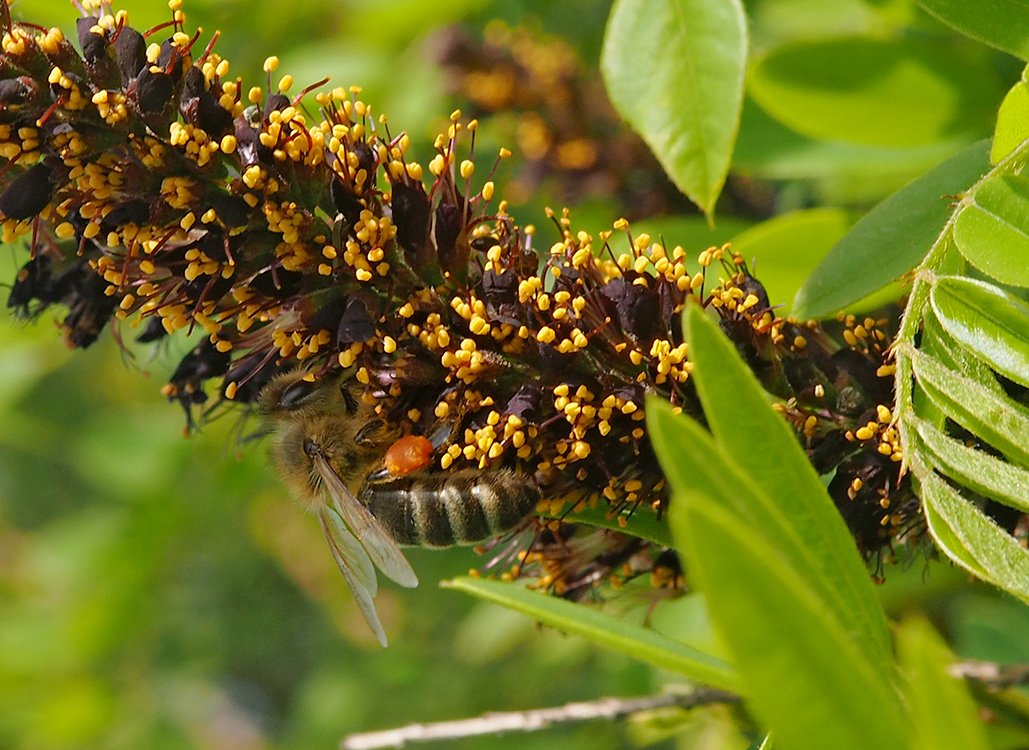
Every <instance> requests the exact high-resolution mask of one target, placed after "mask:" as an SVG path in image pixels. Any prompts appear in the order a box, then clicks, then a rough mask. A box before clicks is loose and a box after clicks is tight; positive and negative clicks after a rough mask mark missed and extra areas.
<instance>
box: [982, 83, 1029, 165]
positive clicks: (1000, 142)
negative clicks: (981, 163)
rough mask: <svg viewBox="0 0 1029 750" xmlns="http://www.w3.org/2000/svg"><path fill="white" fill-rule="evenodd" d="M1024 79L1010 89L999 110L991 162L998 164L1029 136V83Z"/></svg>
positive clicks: (991, 149)
mask: <svg viewBox="0 0 1029 750" xmlns="http://www.w3.org/2000/svg"><path fill="white" fill-rule="evenodd" d="M1022 77H1023V80H1021V81H1019V82H1018V83H1016V84H1015V85H1014V86H1012V87H1011V90H1010V91H1008V93H1007V96H1005V97H1004V101H1002V102H1001V103H1000V109H999V110H998V111H997V127H996V128H995V129H994V131H993V146H992V147H991V148H990V163H991V164H997V163H999V162H1000V161H1001V159H1003V158H1004V157H1005V156H1007V155H1008V154H1010V153H1011V152H1012V151H1014V150H1015V148H1016V147H1017V146H1018V144H1020V143H1021V142H1022V141H1024V140H1025V139H1026V138H1029V85H1027V84H1026V82H1025V80H1024V78H1025V72H1023V73H1022Z"/></svg>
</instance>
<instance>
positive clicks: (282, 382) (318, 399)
mask: <svg viewBox="0 0 1029 750" xmlns="http://www.w3.org/2000/svg"><path fill="white" fill-rule="evenodd" d="M350 375H351V373H350V372H349V371H348V372H345V373H344V374H343V376H342V377H340V378H338V379H322V380H311V379H310V375H309V373H306V372H305V371H303V370H293V371H292V372H287V373H283V374H282V375H279V376H278V377H276V378H273V379H272V381H271V382H270V383H268V385H267V386H265V387H264V389H263V390H262V391H261V396H260V398H259V399H258V409H259V411H260V412H261V413H262V414H265V415H275V414H282V413H289V412H295V411H298V410H300V409H312V408H313V409H315V410H319V409H327V408H330V407H331V406H332V402H334V401H335V399H336V394H337V393H338V397H339V398H340V399H341V400H342V402H343V408H344V409H346V412H347V414H350V415H353V414H355V413H356V412H357V409H358V402H357V398H356V397H355V396H354V394H353V393H352V390H351V389H352V385H351V377H350ZM337 403H338V402H337ZM335 408H338V407H335Z"/></svg>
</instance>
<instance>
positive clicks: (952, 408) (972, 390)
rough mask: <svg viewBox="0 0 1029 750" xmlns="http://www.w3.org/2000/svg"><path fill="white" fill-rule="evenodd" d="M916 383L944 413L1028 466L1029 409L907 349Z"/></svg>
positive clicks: (1015, 460)
mask: <svg viewBox="0 0 1029 750" xmlns="http://www.w3.org/2000/svg"><path fill="white" fill-rule="evenodd" d="M906 356H909V357H910V358H911V364H912V369H913V370H914V374H915V377H916V378H917V380H918V384H919V386H920V387H921V388H922V389H923V390H925V392H926V394H927V395H928V396H929V398H931V399H932V400H933V401H934V402H936V405H937V406H938V407H939V408H940V409H941V410H943V412H944V413H945V414H946V415H947V416H948V417H950V418H951V419H953V420H954V421H955V422H957V423H958V424H959V425H961V426H962V427H964V428H965V429H966V430H968V431H969V432H971V433H972V434H973V435H977V436H978V437H980V438H982V439H983V440H985V441H986V442H987V443H989V444H990V445H992V446H993V447H994V448H996V449H997V450H999V451H1000V452H1001V453H1003V454H1004V455H1005V456H1006V457H1007V458H1008V460H1010V461H1013V462H1015V463H1017V464H1020V465H1021V466H1026V467H1029V410H1026V408H1025V407H1023V406H1021V405H1020V404H1018V403H1017V402H1015V401H1013V400H1012V399H1010V398H1008V396H1007V395H1005V394H1004V393H997V392H995V391H992V390H990V389H988V388H986V387H985V386H982V385H980V384H979V383H977V382H976V381H974V380H972V379H971V378H966V377H965V376H964V375H961V374H959V373H956V372H954V371H952V370H948V369H947V368H946V367H945V366H944V365H943V364H941V363H940V362H939V360H936V359H933V358H932V357H930V356H929V355H928V354H925V353H923V352H918V351H914V350H909V351H908V353H907V355H906Z"/></svg>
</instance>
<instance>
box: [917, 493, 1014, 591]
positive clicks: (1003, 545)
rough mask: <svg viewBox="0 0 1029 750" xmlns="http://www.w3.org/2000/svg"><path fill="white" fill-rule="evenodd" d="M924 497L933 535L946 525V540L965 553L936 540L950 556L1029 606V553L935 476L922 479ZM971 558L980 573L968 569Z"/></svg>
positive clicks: (974, 569) (927, 518) (937, 537)
mask: <svg viewBox="0 0 1029 750" xmlns="http://www.w3.org/2000/svg"><path fill="white" fill-rule="evenodd" d="M921 494H922V502H923V503H924V504H925V507H926V520H927V521H929V529H930V531H932V532H933V534H934V535H936V530H937V526H936V524H938V523H939V522H941V521H942V523H943V524H945V525H946V527H947V529H948V530H949V535H947V537H946V539H947V540H948V541H949V542H950V544H951V545H952V544H953V543H954V541H955V540H956V542H957V544H959V545H960V546H961V552H960V553H959V554H953V547H952V546H948V545H947V544H944V543H943V541H942V540H941V538H940V537H939V536H936V539H937V543H939V544H940V546H941V548H942V549H943V550H944V551H945V552H946V553H947V555H948V556H949V557H951V559H953V560H954V561H955V562H957V563H958V564H959V565H964V566H965V567H969V570H971V572H972V573H975V574H976V575H977V576H979V577H981V578H983V580H986V581H989V582H990V583H993V584H994V585H995V586H998V587H1000V588H1002V589H1004V590H1005V591H1007V592H1009V593H1011V594H1013V595H1014V596H1017V597H1018V598H1019V599H1021V600H1022V601H1024V602H1027V603H1029V550H1026V549H1025V548H1024V547H1022V546H1021V545H1020V544H1019V543H1018V542H1017V541H1015V538H1014V537H1013V536H1011V535H1010V534H1008V533H1007V532H1006V531H1004V530H1003V529H1002V528H1000V527H999V526H998V525H997V524H995V523H994V522H993V521H992V520H990V518H988V517H987V516H986V515H985V514H984V513H983V512H982V511H981V510H979V508H977V507H976V506H975V505H973V504H972V503H971V502H969V501H968V500H967V499H966V498H964V497H962V496H961V495H960V494H959V493H958V492H957V491H956V490H954V489H953V488H952V487H951V486H950V485H949V484H947V483H946V482H945V481H943V480H942V479H940V478H939V477H937V476H935V475H934V474H926V475H925V476H923V477H922V485H921ZM930 509H931V513H932V516H930ZM969 557H971V558H972V559H973V560H974V561H975V563H976V565H977V567H978V569H976V568H973V567H970V566H968V565H967V563H966V560H967V559H968V558H969Z"/></svg>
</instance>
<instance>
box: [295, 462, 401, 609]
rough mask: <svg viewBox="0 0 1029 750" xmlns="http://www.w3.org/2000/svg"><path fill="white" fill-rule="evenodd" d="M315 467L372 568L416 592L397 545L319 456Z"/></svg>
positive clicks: (334, 505)
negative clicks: (365, 553) (373, 566)
mask: <svg viewBox="0 0 1029 750" xmlns="http://www.w3.org/2000/svg"><path fill="white" fill-rule="evenodd" d="M314 466H315V468H316V469H317V470H318V474H319V476H320V477H321V479H322V483H323V484H324V485H325V488H326V489H327V490H328V492H329V496H330V497H331V498H332V506H333V509H334V510H335V511H336V512H337V513H338V514H339V517H340V518H342V519H343V522H344V523H345V524H346V525H347V526H348V527H350V530H351V531H352V532H353V534H354V536H356V537H357V539H359V540H360V543H361V545H362V546H363V547H364V549H365V550H366V551H367V553H368V557H370V558H371V559H372V562H374V563H375V566H376V567H377V568H378V569H379V570H381V571H382V572H383V574H384V575H385V576H386V577H387V578H389V579H391V580H393V581H395V582H396V583H399V584H400V585H401V586H404V587H406V588H409V589H413V588H415V587H416V586H417V585H418V576H416V575H415V573H414V570H413V569H412V568H411V563H409V562H408V561H407V558H406V557H404V553H403V552H401V551H400V547H398V546H397V543H396V542H394V541H393V540H392V539H391V538H390V537H389V535H388V534H386V531H385V530H384V529H383V528H382V525H381V524H380V523H379V522H378V521H377V520H375V516H373V515H372V514H371V513H370V512H369V511H368V509H367V508H366V507H364V505H362V504H361V502H360V501H359V500H358V499H357V498H356V497H354V495H353V493H351V492H350V490H349V489H348V488H347V486H346V484H344V483H343V480H342V479H340V478H339V475H338V474H336V472H335V471H333V470H332V467H331V466H329V463H328V461H326V460H325V459H324V458H323V457H322V456H321V455H320V454H316V455H315V456H314Z"/></svg>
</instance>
